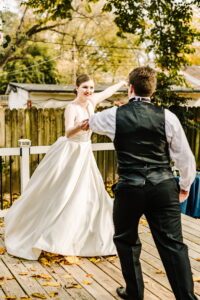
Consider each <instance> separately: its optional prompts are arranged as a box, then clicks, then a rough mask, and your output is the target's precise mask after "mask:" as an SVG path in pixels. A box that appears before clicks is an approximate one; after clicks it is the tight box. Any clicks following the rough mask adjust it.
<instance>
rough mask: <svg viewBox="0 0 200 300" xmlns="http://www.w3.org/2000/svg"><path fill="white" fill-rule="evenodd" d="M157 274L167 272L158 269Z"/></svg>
mask: <svg viewBox="0 0 200 300" xmlns="http://www.w3.org/2000/svg"><path fill="white" fill-rule="evenodd" d="M156 274H165V272H164V271H163V270H157V271H156Z"/></svg>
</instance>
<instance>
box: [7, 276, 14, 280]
mask: <svg viewBox="0 0 200 300" xmlns="http://www.w3.org/2000/svg"><path fill="white" fill-rule="evenodd" d="M6 279H7V280H13V279H15V277H13V276H9V277H6Z"/></svg>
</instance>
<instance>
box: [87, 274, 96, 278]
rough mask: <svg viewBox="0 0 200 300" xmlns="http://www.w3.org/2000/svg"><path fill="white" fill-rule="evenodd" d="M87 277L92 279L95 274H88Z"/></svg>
mask: <svg viewBox="0 0 200 300" xmlns="http://www.w3.org/2000/svg"><path fill="white" fill-rule="evenodd" d="M86 277H89V278H92V277H94V275H93V274H86Z"/></svg>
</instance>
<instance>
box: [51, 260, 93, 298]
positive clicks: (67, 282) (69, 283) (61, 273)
mask: <svg viewBox="0 0 200 300" xmlns="http://www.w3.org/2000/svg"><path fill="white" fill-rule="evenodd" d="M45 268H46V270H48V271H49V272H53V276H54V277H55V278H57V280H58V281H60V282H61V284H62V286H63V288H64V289H65V290H66V291H67V293H68V294H69V295H70V297H71V298H70V299H80V300H94V299H95V298H94V297H92V296H91V295H90V294H89V293H88V292H87V291H86V290H85V289H84V288H81V289H79V288H76V287H73V286H74V285H78V284H79V283H78V281H76V280H75V279H74V278H73V277H72V276H71V274H70V273H68V272H66V270H65V269H64V268H62V266H60V265H58V264H53V265H52V266H51V267H48V266H45ZM66 277H67V278H66Z"/></svg>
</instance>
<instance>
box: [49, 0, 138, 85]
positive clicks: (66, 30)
mask: <svg viewBox="0 0 200 300" xmlns="http://www.w3.org/2000/svg"><path fill="white" fill-rule="evenodd" d="M73 5H74V6H73V8H74V11H73V13H72V20H71V21H70V22H69V23H68V24H67V26H65V27H64V26H63V27H62V28H59V27H58V28H56V29H52V30H51V31H52V32H54V33H57V34H58V36H57V38H55V39H54V42H56V43H58V44H59V45H60V50H61V51H62V52H63V54H64V56H65V60H62V61H60V62H59V66H60V67H61V68H62V74H63V75H64V76H63V81H64V82H66V81H67V82H70V83H74V80H75V77H76V76H77V75H79V74H81V73H89V74H91V75H92V76H93V78H94V79H95V81H96V82H98V83H102V84H105V83H106V82H109V83H110V82H112V81H114V82H115V81H116V80H118V79H119V77H121V78H122V76H124V77H125V76H126V77H127V74H128V72H129V70H130V68H133V67H134V66H136V65H137V61H136V51H138V46H137V39H134V37H133V36H131V37H130V35H128V34H127V35H126V39H125V38H121V37H118V36H117V35H116V33H117V26H116V25H115V24H114V22H113V15H112V14H110V13H107V14H102V13H101V11H102V6H103V5H102V3H101V2H98V3H96V4H94V5H92V7H91V11H87V10H86V9H85V6H84V5H81V4H80V1H74V2H73Z"/></svg>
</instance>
